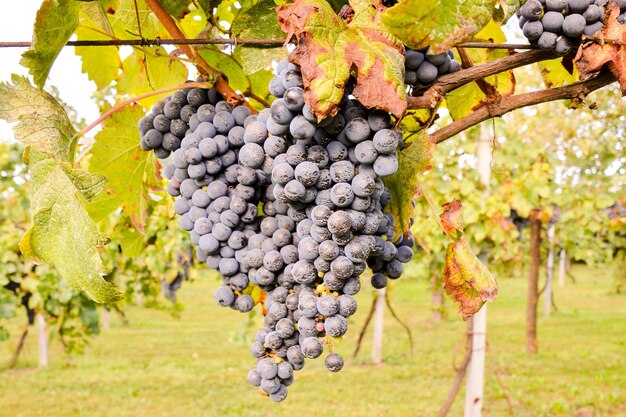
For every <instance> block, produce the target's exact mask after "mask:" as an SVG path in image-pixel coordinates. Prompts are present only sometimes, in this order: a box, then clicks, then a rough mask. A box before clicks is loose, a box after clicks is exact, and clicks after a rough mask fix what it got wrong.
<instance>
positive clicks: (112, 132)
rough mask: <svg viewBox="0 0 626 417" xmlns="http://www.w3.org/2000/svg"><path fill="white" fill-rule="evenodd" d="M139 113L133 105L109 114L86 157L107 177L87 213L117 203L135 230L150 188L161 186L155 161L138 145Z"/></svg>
mask: <svg viewBox="0 0 626 417" xmlns="http://www.w3.org/2000/svg"><path fill="white" fill-rule="evenodd" d="M142 115H143V110H142V109H141V107H140V106H137V105H135V106H127V107H125V108H124V109H123V110H122V111H119V112H117V113H115V114H113V115H112V116H111V118H110V119H108V120H107V121H106V122H105V123H104V127H103V129H102V130H101V131H100V132H98V134H97V135H96V137H95V142H94V144H93V147H92V149H91V158H90V159H89V168H90V170H91V171H93V172H97V173H99V174H102V175H104V176H105V177H107V178H108V179H109V183H108V185H107V188H106V192H105V193H103V194H101V196H99V197H98V198H96V199H95V200H94V201H93V203H92V204H91V205H90V206H89V211H90V213H91V212H92V209H93V208H95V209H96V210H97V211H100V212H101V213H100V215H102V214H104V213H111V212H113V211H115V210H116V209H117V208H118V207H120V206H121V207H122V210H123V212H124V214H125V215H127V216H128V217H130V219H131V220H132V222H133V224H134V225H135V227H137V229H139V230H143V225H144V221H145V218H146V214H147V205H148V202H149V201H150V200H151V198H150V195H149V193H150V191H154V190H159V189H161V184H160V176H159V174H158V172H159V167H160V164H159V162H158V161H157V159H156V157H155V156H154V154H153V153H152V152H145V151H143V150H142V149H141V148H140V147H139V132H138V131H137V122H138V120H139V119H140V118H141V116H142ZM97 217H100V216H97Z"/></svg>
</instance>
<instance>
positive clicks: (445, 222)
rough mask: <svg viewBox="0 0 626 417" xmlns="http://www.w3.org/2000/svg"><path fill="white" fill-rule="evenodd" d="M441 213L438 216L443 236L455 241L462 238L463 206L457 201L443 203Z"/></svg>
mask: <svg viewBox="0 0 626 417" xmlns="http://www.w3.org/2000/svg"><path fill="white" fill-rule="evenodd" d="M442 207H443V213H441V214H440V215H439V218H440V219H441V227H442V228H443V231H444V233H445V234H447V235H448V236H450V238H452V239H453V240H455V241H457V240H460V239H461V238H462V237H463V211H462V210H463V206H462V205H461V202H460V201H459V200H454V201H451V202H449V203H445V204H444V205H443V206H442Z"/></svg>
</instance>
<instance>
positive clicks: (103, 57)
mask: <svg viewBox="0 0 626 417" xmlns="http://www.w3.org/2000/svg"><path fill="white" fill-rule="evenodd" d="M94 29H96V30H94ZM99 30H102V29H100V28H99V27H98V26H97V25H96V24H95V23H93V22H90V21H85V22H83V23H81V25H80V26H79V27H78V29H76V32H75V33H76V36H77V37H78V39H79V40H85V39H93V40H107V39H110V37H108V36H106V35H103V34H102V33H99ZM74 52H75V53H76V55H78V56H79V57H80V58H81V62H82V71H83V72H84V73H85V74H87V77H89V79H90V80H91V81H93V82H95V83H96V86H97V87H98V88H99V89H103V88H104V87H106V86H107V85H109V84H111V82H112V81H113V80H115V79H116V78H117V75H118V71H119V69H120V66H121V64H122V63H121V61H120V55H119V51H118V49H117V47H116V46H100V47H97V48H94V47H90V46H77V47H76V48H75V49H74Z"/></svg>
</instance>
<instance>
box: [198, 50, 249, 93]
mask: <svg viewBox="0 0 626 417" xmlns="http://www.w3.org/2000/svg"><path fill="white" fill-rule="evenodd" d="M200 56H201V57H202V58H204V60H205V61H206V62H207V63H208V64H209V65H210V66H211V67H212V68H215V69H216V70H218V71H220V72H221V73H223V74H226V76H227V77H228V84H229V85H230V86H231V87H232V88H233V89H235V90H239V91H247V90H248V88H250V83H249V82H248V77H247V76H246V73H245V71H244V70H243V68H242V66H241V64H240V63H239V61H238V60H237V59H236V58H235V57H234V56H232V55H228V54H225V53H223V52H222V51H220V50H219V49H218V48H217V47H215V46H214V45H211V46H210V47H208V48H205V49H202V50H201V51H200Z"/></svg>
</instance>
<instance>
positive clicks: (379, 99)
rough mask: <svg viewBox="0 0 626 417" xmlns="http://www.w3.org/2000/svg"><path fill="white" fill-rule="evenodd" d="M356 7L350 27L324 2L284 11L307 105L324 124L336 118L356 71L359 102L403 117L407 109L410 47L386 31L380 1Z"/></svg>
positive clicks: (361, 0) (306, 0) (356, 0)
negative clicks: (407, 51)
mask: <svg viewBox="0 0 626 417" xmlns="http://www.w3.org/2000/svg"><path fill="white" fill-rule="evenodd" d="M350 5H351V6H352V9H353V10H354V17H353V18H352V20H351V21H350V23H346V22H344V21H343V20H342V19H341V18H340V17H339V16H337V15H336V14H335V12H334V11H333V9H332V7H331V6H330V5H329V4H328V3H327V2H326V1H324V0H296V1H295V2H294V3H293V4H290V5H288V6H287V5H281V6H279V7H278V11H277V13H278V23H279V25H280V27H281V29H282V30H283V31H284V32H286V33H287V36H288V37H291V36H293V35H295V36H296V38H297V39H298V45H297V47H296V49H295V50H294V51H293V52H292V53H291V54H290V55H289V60H290V61H291V62H293V63H296V64H298V65H299V66H300V69H301V71H302V79H303V82H304V85H305V88H306V91H305V100H306V102H307V103H309V104H310V105H311V108H312V111H313V113H314V114H315V115H316V116H317V118H318V120H321V119H323V118H325V117H326V116H332V115H334V114H335V113H336V112H337V109H338V106H339V103H340V101H341V99H342V97H343V95H344V89H345V84H346V82H347V81H348V78H349V77H350V75H351V71H352V69H353V68H356V71H355V75H356V84H355V86H354V90H353V91H352V94H353V95H354V96H355V97H356V98H357V99H358V100H359V102H360V103H361V104H363V105H364V106H365V107H368V108H372V107H379V108H381V109H383V110H386V111H388V112H390V113H392V114H394V115H395V116H397V117H401V116H402V114H403V113H404V111H405V110H406V106H407V104H406V92H405V90H404V88H405V87H404V56H403V51H404V48H403V46H402V44H401V43H400V42H399V41H398V40H397V39H396V38H395V37H393V36H390V35H389V33H388V32H387V31H386V30H385V28H384V27H383V25H382V22H381V20H380V13H381V11H382V10H383V9H384V8H383V7H382V5H381V4H380V3H379V2H375V3H374V4H372V3H371V2H369V1H365V0H352V1H351V2H350Z"/></svg>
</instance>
